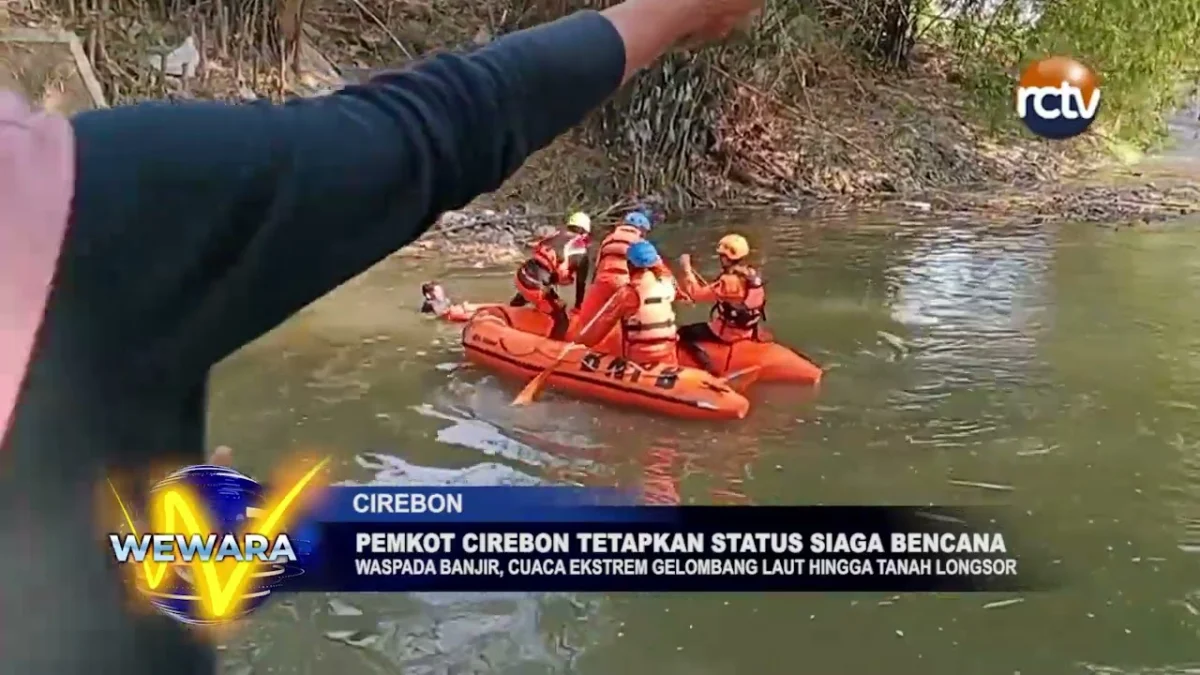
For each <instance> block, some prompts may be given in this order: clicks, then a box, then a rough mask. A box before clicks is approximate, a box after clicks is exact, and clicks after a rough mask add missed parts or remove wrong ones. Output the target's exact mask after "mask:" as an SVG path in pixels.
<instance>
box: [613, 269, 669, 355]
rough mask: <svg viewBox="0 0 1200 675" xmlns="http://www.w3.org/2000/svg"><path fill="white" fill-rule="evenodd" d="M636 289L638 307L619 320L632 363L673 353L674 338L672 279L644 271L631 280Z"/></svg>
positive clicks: (626, 352) (626, 349) (626, 350)
mask: <svg viewBox="0 0 1200 675" xmlns="http://www.w3.org/2000/svg"><path fill="white" fill-rule="evenodd" d="M630 283H631V284H633V287H634V289H635V290H636V291H637V294H638V300H639V302H640V304H639V305H638V310H637V311H636V312H634V313H633V315H632V316H630V317H628V318H626V319H625V320H624V321H622V322H621V331H622V334H623V336H624V338H625V340H624V343H625V357H626V358H628V359H630V360H632V361H634V362H635V363H641V362H648V361H655V360H660V359H663V358H666V357H667V356H668V355H671V354H674V351H675V340H676V326H675V308H674V306H673V304H672V303H674V302H675V282H674V281H673V280H672V279H670V278H669V277H663V278H660V277H659V276H658V275H656V274H655V273H654V272H651V271H645V272H642V273H641V274H639V275H637V276H636V277H635V278H633V279H631V280H630Z"/></svg>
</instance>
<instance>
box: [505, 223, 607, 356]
mask: <svg viewBox="0 0 1200 675" xmlns="http://www.w3.org/2000/svg"><path fill="white" fill-rule="evenodd" d="M591 231H592V219H591V218H589V217H588V215H587V214H586V213H573V214H571V218H570V219H569V220H568V221H567V226H566V227H565V228H563V229H562V230H561V231H559V232H557V233H555V234H553V235H551V236H549V237H546V238H545V239H543V240H541V241H539V242H538V243H537V244H535V245H534V247H533V256H532V257H531V258H529V259H528V260H526V261H525V262H524V263H523V264H522V265H521V266H520V267H519V268H517V275H516V285H517V294H516V295H515V296H513V299H512V301H511V302H509V304H510V305H511V306H513V307H524V306H525V305H528V304H530V303H532V304H533V306H534V307H536V308H537V309H538V310H539V311H542V312H545V313H546V314H549V315H550V316H551V317H553V318H554V328H553V329H552V331H551V333H550V337H551V338H554V339H556V340H561V339H563V338H564V337H565V336H566V333H567V328H568V326H570V323H571V319H570V316H569V315H568V314H567V307H566V304H565V303H563V301H562V298H560V297H559V295H558V287H559V286H567V285H570V284H572V283H574V284H575V309H579V305H580V303H582V302H583V294H584V287H585V286H586V285H587V273H588V265H589V263H588V253H587V247H588V235H589V234H590V233H591Z"/></svg>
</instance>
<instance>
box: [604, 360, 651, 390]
mask: <svg viewBox="0 0 1200 675" xmlns="http://www.w3.org/2000/svg"><path fill="white" fill-rule="evenodd" d="M605 374H606V375H608V376H609V377H611V378H613V379H614V380H629V383H630V384H637V381H638V378H640V377H641V375H642V369H641V368H639V367H638V365H637V364H636V363H630V362H629V361H626V360H625V359H622V358H620V357H618V358H615V359H613V360H612V361H610V362H609V364H608V369H607V370H606V372H605Z"/></svg>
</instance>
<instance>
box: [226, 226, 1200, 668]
mask: <svg viewBox="0 0 1200 675" xmlns="http://www.w3.org/2000/svg"><path fill="white" fill-rule="evenodd" d="M693 225H695V224H693ZM707 225H708V226H706V227H695V226H692V227H687V228H685V227H683V226H681V225H678V224H677V225H674V226H666V227H663V228H659V229H658V230H656V232H655V238H656V239H658V240H661V241H659V243H660V247H661V248H662V249H663V250H664V251H667V252H670V253H672V254H674V255H677V254H678V253H682V252H685V251H692V252H693V256H694V258H695V259H696V260H697V261H700V260H701V259H704V258H706V257H707V256H706V255H705V254H704V252H707V251H711V250H712V248H713V246H714V245H715V243H716V240H717V239H718V238H719V237H720V236H721V234H723V233H724V232H725V231H726V230H727V229H729V228H736V229H738V230H740V231H743V232H744V233H745V234H747V235H748V236H749V237H750V238H751V240H752V242H753V243H754V244H755V245H756V248H757V249H758V250H760V251H762V252H763V258H764V259H763V266H764V267H765V269H766V272H767V276H768V279H769V282H770V287H769V288H770V296H771V302H770V323H771V325H772V327H773V330H774V332H775V333H776V335H777V337H778V338H779V339H780V340H781V341H784V342H787V343H789V344H793V345H796V346H797V347H799V348H800V349H802V350H803V351H805V352H807V353H809V354H811V355H812V356H813V357H815V358H816V359H817V360H818V361H820V362H821V363H822V364H823V365H825V366H826V367H827V368H828V375H827V378H826V382H825V383H824V384H823V386H822V388H821V390H820V391H819V392H815V393H814V392H806V391H798V390H796V389H792V388H787V387H771V388H767V387H763V388H761V389H758V390H756V391H754V392H753V393H752V396H751V398H752V399H753V400H754V405H755V409H754V410H753V412H752V413H751V415H750V416H749V417H748V418H747V419H746V420H744V421H742V422H739V423H735V424H727V425H711V424H709V425H706V424H694V423H681V422H678V421H673V420H665V419H657V418H650V417H646V416H643V415H639V414H637V413H636V412H634V411H626V410H615V409H611V408H606V407H602V406H598V405H595V404H591V403H587V402H580V401H574V400H571V399H568V398H565V397H562V396H559V395H556V394H553V393H549V394H548V395H546V396H544V397H543V398H542V399H541V400H539V402H538V403H536V404H535V405H533V406H529V407H527V408H520V409H515V408H512V407H510V406H509V405H508V403H509V401H510V400H511V398H512V396H513V395H514V394H515V393H516V391H517V388H518V387H517V386H515V385H513V384H511V383H507V382H503V381H500V380H498V379H497V378H495V377H493V376H491V375H490V374H488V373H486V372H482V371H480V370H478V369H475V368H470V367H462V366H461V365H460V364H459V362H460V360H461V349H460V347H459V346H458V343H457V337H456V329H455V328H453V327H451V326H447V325H442V324H438V323H436V322H431V321H425V320H422V319H421V318H420V317H419V316H418V315H417V311H416V310H417V305H418V302H417V300H418V299H417V297H416V296H417V292H416V287H417V285H418V284H419V282H420V281H422V280H423V279H424V278H426V277H430V276H435V275H437V276H440V277H441V278H442V280H443V281H444V282H445V283H446V285H447V287H448V288H449V290H450V291H451V293H452V294H455V295H457V296H460V297H463V298H470V299H474V300H491V299H496V298H502V297H505V296H506V295H507V294H508V293H509V292H510V288H509V285H508V284H509V279H508V275H507V273H504V272H503V271H502V272H499V273H496V274H495V275H490V274H485V275H483V276H478V272H477V271H472V272H470V273H461V274H458V273H454V272H453V271H451V272H450V273H444V271H442V270H435V269H431V268H427V269H411V268H408V267H406V265H408V264H409V263H403V262H398V263H392V264H388V265H385V266H383V267H381V268H379V269H377V270H374V271H373V272H371V273H370V274H368V275H367V276H365V277H364V278H362V279H360V280H357V281H356V282H354V283H352V284H351V285H350V286H349V287H347V288H346V289H343V290H341V291H339V292H338V293H337V294H335V296H334V297H333V298H331V299H329V300H327V301H322V302H321V303H318V305H316V306H314V307H313V308H312V309H311V310H310V311H309V312H306V313H305V314H304V315H303V316H301V317H299V318H298V319H296V320H295V321H293V322H291V323H289V324H288V325H287V326H284V327H282V328H281V329H280V330H278V331H276V333H274V334H272V335H271V336H268V337H267V338H265V339H264V340H262V341H260V342H259V343H257V344H255V345H252V346H251V347H249V348H247V349H246V350H244V351H243V352H242V353H240V354H238V355H237V356H235V357H234V358H232V359H230V360H229V362H228V363H226V364H224V365H223V366H222V368H221V369H220V370H219V372H218V374H217V378H216V381H215V386H214V392H215V393H214V400H213V406H212V416H213V417H212V428H213V442H214V443H227V444H230V445H233V446H234V447H236V448H239V449H240V450H241V460H242V461H243V462H244V463H245V468H246V469H247V470H249V471H251V472H255V471H266V470H268V469H269V468H270V467H271V465H272V464H274V463H276V462H279V461H283V460H284V459H285V458H286V457H287V453H288V452H290V451H293V450H299V449H313V448H320V449H322V450H324V451H326V452H329V453H331V454H333V455H334V456H335V457H336V458H337V461H338V462H339V463H340V465H339V468H338V469H337V471H338V472H339V474H338V475H339V477H342V478H344V479H345V480H348V481H354V482H358V483H380V484H400V485H402V484H495V483H505V482H511V483H518V484H525V483H536V482H571V483H579V484H588V485H593V484H594V485H619V486H624V487H635V488H637V489H640V490H641V492H642V494H643V495H644V498H645V501H647V502H650V503H659V504H675V503H724V504H742V503H755V504H762V503H805V504H818V503H824V504H834V503H845V504H850V503H863V504H876V503H878V504H889V503H893V504H895V503H930V502H937V503H950V504H955V503H959V504H1002V505H1010V506H1012V507H1014V509H1015V513H1016V514H1018V519H1017V521H1018V523H1019V524H1020V527H1021V529H1022V534H1024V535H1025V536H1028V537H1035V538H1038V539H1040V540H1042V541H1043V542H1044V543H1045V545H1046V547H1047V548H1048V549H1049V550H1051V551H1053V553H1054V556H1055V560H1053V563H1054V565H1055V566H1056V567H1057V568H1058V569H1059V570H1061V571H1062V576H1063V577H1064V578H1065V579H1066V580H1067V583H1066V584H1065V585H1064V587H1063V588H1061V589H1059V590H1057V591H1054V592H1050V593H1043V594H1032V595H1028V596H1024V597H1020V598H1019V599H1020V600H1021V602H1019V603H1005V604H1002V605H997V604H996V602H997V601H998V600H1009V599H1013V598H1012V597H1010V596H1000V597H996V596H986V597H981V596H954V597H948V596H898V597H879V596H871V595H804V596H800V595H776V596H762V595H669V596H668V595H663V596H655V595H646V594H640V595H612V596H586V597H583V596H571V595H555V596H547V595H537V594H508V595H479V594H411V595H361V596H347V597H316V596H305V597H295V598H290V599H288V600H287V601H286V602H285V601H280V602H277V603H275V604H274V605H273V606H271V607H269V608H268V609H267V610H265V611H264V612H262V613H261V616H256V617H255V619H254V620H253V621H252V622H250V625H249V626H247V627H246V629H245V630H244V631H243V632H242V633H240V634H239V635H238V637H237V638H236V639H235V640H234V641H232V642H231V643H230V644H228V645H226V647H225V654H226V658H225V660H224V669H225V671H226V672H231V673H241V674H242V675H246V674H248V673H252V672H267V671H268V670H269V671H270V672H276V673H313V674H315V675H333V674H336V673H342V672H355V673H358V672H379V673H483V672H488V673H567V672H571V673H585V674H590V673H596V674H598V675H600V674H604V675H607V674H609V673H613V672H630V673H651V672H653V673H667V674H670V673H688V674H689V675H694V674H718V673H720V674H724V673H729V674H731V675H732V674H734V673H757V674H766V675H770V674H774V673H779V674H780V675H784V674H789V673H793V672H796V671H797V669H798V667H800V666H799V664H803V666H802V669H803V670H804V671H805V672H819V673H821V674H822V675H840V674H845V675H858V674H860V673H863V672H872V671H875V670H880V669H886V670H887V671H889V672H921V673H934V674H945V675H962V674H966V673H1016V672H1021V673H1066V672H1078V673H1088V672H1091V673H1161V674H1170V673H1194V672H1198V671H1197V670H1196V669H1195V668H1197V667H1198V666H1192V667H1191V668H1192V669H1191V670H1189V667H1188V666H1187V665H1179V664H1187V663H1190V662H1193V661H1195V660H1196V657H1197V654H1198V652H1197V650H1196V644H1197V635H1198V631H1200V582H1198V581H1197V579H1200V577H1198V576H1197V575H1196V557H1195V556H1196V554H1197V553H1198V552H1200V414H1198V413H1200V356H1198V355H1200V234H1197V233H1195V232H1193V231H1191V229H1190V228H1188V227H1173V228H1168V229H1165V230H1162V231H1158V232H1152V233H1149V232H1138V231H1134V230H1119V231H1112V230H1106V229H1101V228H1094V227H1090V226H1065V227H1061V228H1054V229H1048V228H1038V229H1027V230H1022V229H995V228H984V227H979V228H969V227H945V226H942V225H940V224H938V223H935V222H929V223H912V222H908V223H897V222H896V221H895V220H889V219H887V218H884V217H864V218H857V219H843V220H836V219H832V220H824V221H822V222H821V223H820V224H819V225H817V224H808V223H800V222H788V221H773V222H757V221H752V220H751V219H749V218H746V217H737V216H734V217H731V218H727V219H724V220H716V219H714V220H713V221H712V222H711V223H708V224H707ZM701 269H702V271H708V272H711V271H712V265H711V264H708V261H706V264H704V265H702V267H701ZM683 312H684V315H685V318H686V319H687V320H700V319H701V318H703V316H704V314H705V308H689V309H685V310H683ZM1172 664H1174V665H1172Z"/></svg>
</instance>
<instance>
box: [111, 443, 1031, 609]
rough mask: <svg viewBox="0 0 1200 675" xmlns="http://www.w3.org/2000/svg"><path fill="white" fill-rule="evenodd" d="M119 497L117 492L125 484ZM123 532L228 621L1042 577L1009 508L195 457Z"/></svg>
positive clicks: (134, 550) (163, 579)
mask: <svg viewBox="0 0 1200 675" xmlns="http://www.w3.org/2000/svg"><path fill="white" fill-rule="evenodd" d="M113 496H114V497H115V499H116V500H117V501H118V502H120V495H119V494H117V491H116V489H115V488H114V490H113ZM120 503H121V506H122V509H121V512H122V513H123V514H124V522H123V523H122V524H121V527H119V528H117V531H113V532H110V533H109V534H108V541H107V542H106V543H107V547H106V548H107V551H108V554H109V555H111V556H113V558H114V559H115V560H116V561H117V562H118V563H122V564H124V565H125V566H127V567H128V568H130V569H131V571H133V575H132V576H133V579H134V581H135V583H136V585H137V588H138V589H139V590H140V591H141V592H142V593H143V594H145V595H146V596H147V597H148V598H149V599H150V600H151V601H152V602H153V603H154V605H155V606H156V607H157V608H158V609H160V610H161V611H163V612H165V613H167V614H169V615H171V616H173V617H175V618H177V619H180V620H182V621H187V622H190V623H214V622H217V623H219V622H224V621H228V620H231V619H234V618H237V617H240V616H244V615H245V613H247V612H249V611H252V610H253V609H255V608H257V607H258V606H260V605H261V604H262V601H263V600H265V599H266V597H268V596H269V595H271V594H272V593H282V592H310V591H311V592H408V591H477V592H487V591H531V592H545V591H566V592H589V591H595V592H630V591H632V592H672V591H685V592H746V591H758V592H839V591H856V592H864V591H868V592H869V591H877V592H891V593H894V592H976V591H1017V590H1031V589H1036V588H1039V587H1045V585H1046V579H1045V578H1044V577H1042V576H1040V575H1038V574H1037V573H1036V571H1035V570H1034V568H1033V566H1034V562H1033V561H1032V560H1030V559H1029V557H1028V555H1026V554H1027V553H1028V552H1027V551H1018V550H1017V549H1018V548H1019V546H1018V544H1017V542H1016V541H1015V539H1014V534H1013V533H1012V532H1006V531H1002V529H1001V527H1000V526H999V525H998V524H997V520H996V518H995V516H996V513H995V512H994V511H980V510H978V509H947V508H938V507H928V508H924V507H922V508H916V507H912V508H910V507H802V506H750V507H714V506H683V507H665V506H641V505H637V504H636V503H634V501H633V499H632V498H631V496H630V495H628V494H625V493H622V492H619V491H616V490H605V489H586V488H573V487H358V486H334V487H321V488H317V487H315V486H314V485H312V484H307V483H305V482H304V480H303V479H300V480H298V481H297V482H296V483H295V484H294V485H290V486H284V488H281V489H279V490H274V491H272V490H265V489H264V488H263V487H262V486H260V485H259V484H258V483H256V482H255V481H253V480H252V479H250V478H248V477H246V476H244V475H242V474H240V473H238V472H236V471H232V470H230V469H225V468H220V467H210V466H200V467H188V468H186V469H183V470H181V471H179V472H176V473H175V474H172V476H170V477H168V478H167V479H165V480H164V481H162V482H160V483H159V484H158V485H157V486H155V488H154V489H153V490H152V491H151V493H150V499H149V501H148V502H147V504H146V506H145V512H146V513H147V514H148V515H149V517H144V516H139V515H134V514H133V513H132V510H131V508H130V507H129V505H128V504H125V503H124V502H120Z"/></svg>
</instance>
